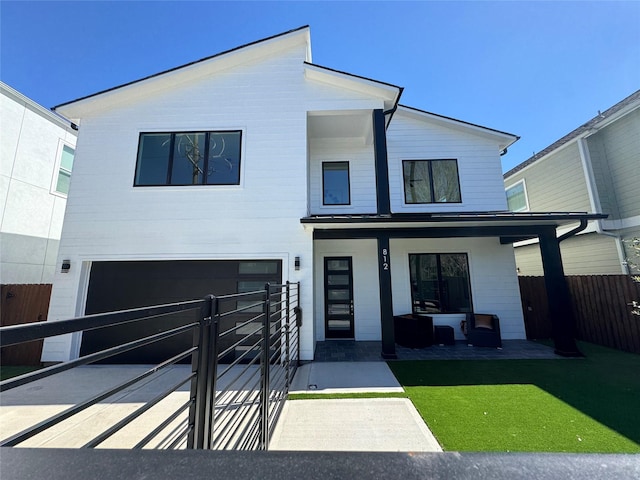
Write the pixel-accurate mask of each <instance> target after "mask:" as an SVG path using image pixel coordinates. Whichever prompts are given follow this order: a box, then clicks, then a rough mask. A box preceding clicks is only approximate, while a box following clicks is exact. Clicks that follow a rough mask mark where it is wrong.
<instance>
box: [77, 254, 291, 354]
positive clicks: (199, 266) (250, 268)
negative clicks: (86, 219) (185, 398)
mask: <svg viewBox="0 0 640 480" xmlns="http://www.w3.org/2000/svg"><path fill="white" fill-rule="evenodd" d="M266 282H272V283H281V282H282V262H281V261H280V260H181V261H143V262H93V264H92V266H91V276H90V279H89V289H88V292H87V306H86V309H85V312H86V314H87V315H89V314H94V313H104V312H110V311H115V310H125V309H129V308H136V307H146V306H150V305H158V304H163V303H171V302H179V301H183V300H193V299H199V298H202V297H204V296H205V295H208V294H214V295H226V294H231V293H238V292H245V291H253V290H257V289H259V288H262V286H264V284H265V283H266ZM240 306H241V305H238V307H240ZM227 308H231V307H230V306H227ZM233 308H235V305H234V306H233ZM196 315H197V314H196V313H195V312H190V313H186V314H185V313H181V314H177V315H171V316H167V317H159V318H154V319H149V320H145V321H144V322H136V323H135V324H129V325H128V324H125V325H120V326H116V327H110V328H103V329H99V330H93V331H88V332H85V333H84V334H83V336H82V345H81V348H80V355H87V354H90V353H94V352H97V351H100V350H103V349H105V348H109V347H112V346H115V345H118V344H122V343H124V342H127V341H131V340H135V339H137V338H141V337H143V336H147V335H152V334H154V333H158V332H160V331H161V330H163V329H165V328H166V327H167V326H179V325H184V324H187V323H190V322H193V321H195V319H196ZM251 315H255V313H251V312H248V313H244V314H237V315H234V316H232V318H231V317H230V318H227V319H225V323H223V324H222V325H221V329H222V330H223V331H224V330H226V329H227V328H230V327H231V326H232V325H235V324H236V322H238V321H241V320H243V319H244V317H249V316H251ZM192 341H193V338H192V336H191V335H190V334H185V335H183V336H181V337H174V338H171V339H167V340H163V341H161V342H158V343H156V344H153V345H148V346H145V347H143V348H140V349H137V350H135V351H131V352H127V353H124V354H121V355H119V356H117V357H114V358H112V359H109V363H158V362H161V361H163V360H166V359H167V358H170V357H171V356H173V355H176V354H177V353H179V352H182V351H184V350H185V349H187V348H189V347H190V346H191V344H192ZM221 347H223V348H224V345H222V346H221Z"/></svg>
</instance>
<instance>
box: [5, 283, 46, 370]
mask: <svg viewBox="0 0 640 480" xmlns="http://www.w3.org/2000/svg"><path fill="white" fill-rule="evenodd" d="M0 294H1V295H2V296H1V297H0V326H2V327H5V326H8V325H18V324H21V323H33V322H43V321H45V320H46V319H47V312H48V311H49V299H50V297H51V284H34V285H2V287H0ZM41 353H42V340H37V341H34V342H29V343H25V344H22V345H16V346H14V347H6V348H3V349H2V351H0V364H2V365H40V355H41Z"/></svg>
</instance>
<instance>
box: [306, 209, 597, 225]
mask: <svg viewBox="0 0 640 480" xmlns="http://www.w3.org/2000/svg"><path fill="white" fill-rule="evenodd" d="M607 217H608V215H607V214H603V213H586V212H526V213H521V212H460V213H392V214H391V215H375V214H371V215H367V214H363V215H310V216H308V217H303V218H301V219H300V223H302V224H310V225H313V224H331V223H333V224H341V223H403V222H404V223H410V222H416V223H444V222H495V221H500V220H506V221H508V222H532V221H581V220H599V219H603V218H607Z"/></svg>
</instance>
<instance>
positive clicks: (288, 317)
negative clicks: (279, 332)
mask: <svg viewBox="0 0 640 480" xmlns="http://www.w3.org/2000/svg"><path fill="white" fill-rule="evenodd" d="M290 289H291V286H290V283H289V280H287V294H286V304H285V305H286V308H287V313H286V316H285V322H286V325H285V331H284V335H285V348H286V354H285V357H284V361H285V370H284V375H285V377H284V381H285V388H286V391H287V392H288V391H289V380H290V379H289V373H290V372H289V367H290V366H291V353H290V351H289V347H290V344H289V326H290V322H291V310H290V308H291V305H290V304H291V292H290Z"/></svg>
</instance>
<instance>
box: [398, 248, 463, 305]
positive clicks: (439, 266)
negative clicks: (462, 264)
mask: <svg viewBox="0 0 640 480" xmlns="http://www.w3.org/2000/svg"><path fill="white" fill-rule="evenodd" d="M421 255H434V256H435V257H436V269H437V279H436V282H437V286H438V300H439V301H440V302H441V309H440V311H439V312H431V313H433V314H447V315H453V314H461V313H470V312H473V287H472V282H471V262H470V261H469V253H468V252H419V253H409V254H408V256H407V258H408V266H409V285H410V288H409V290H410V295H411V313H420V312H416V309H415V302H416V299H415V298H414V289H413V285H412V283H411V257H412V256H421ZM442 255H464V256H465V258H466V263H467V274H468V276H467V287H468V290H469V307H468V312H467V311H464V310H462V309H459V310H458V311H448V310H446V311H445V310H442V307H443V306H444V305H442V298H443V297H444V289H443V280H442V263H441V259H440V257H441V256H442ZM422 313H424V312H422ZM425 314H429V313H425Z"/></svg>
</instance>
